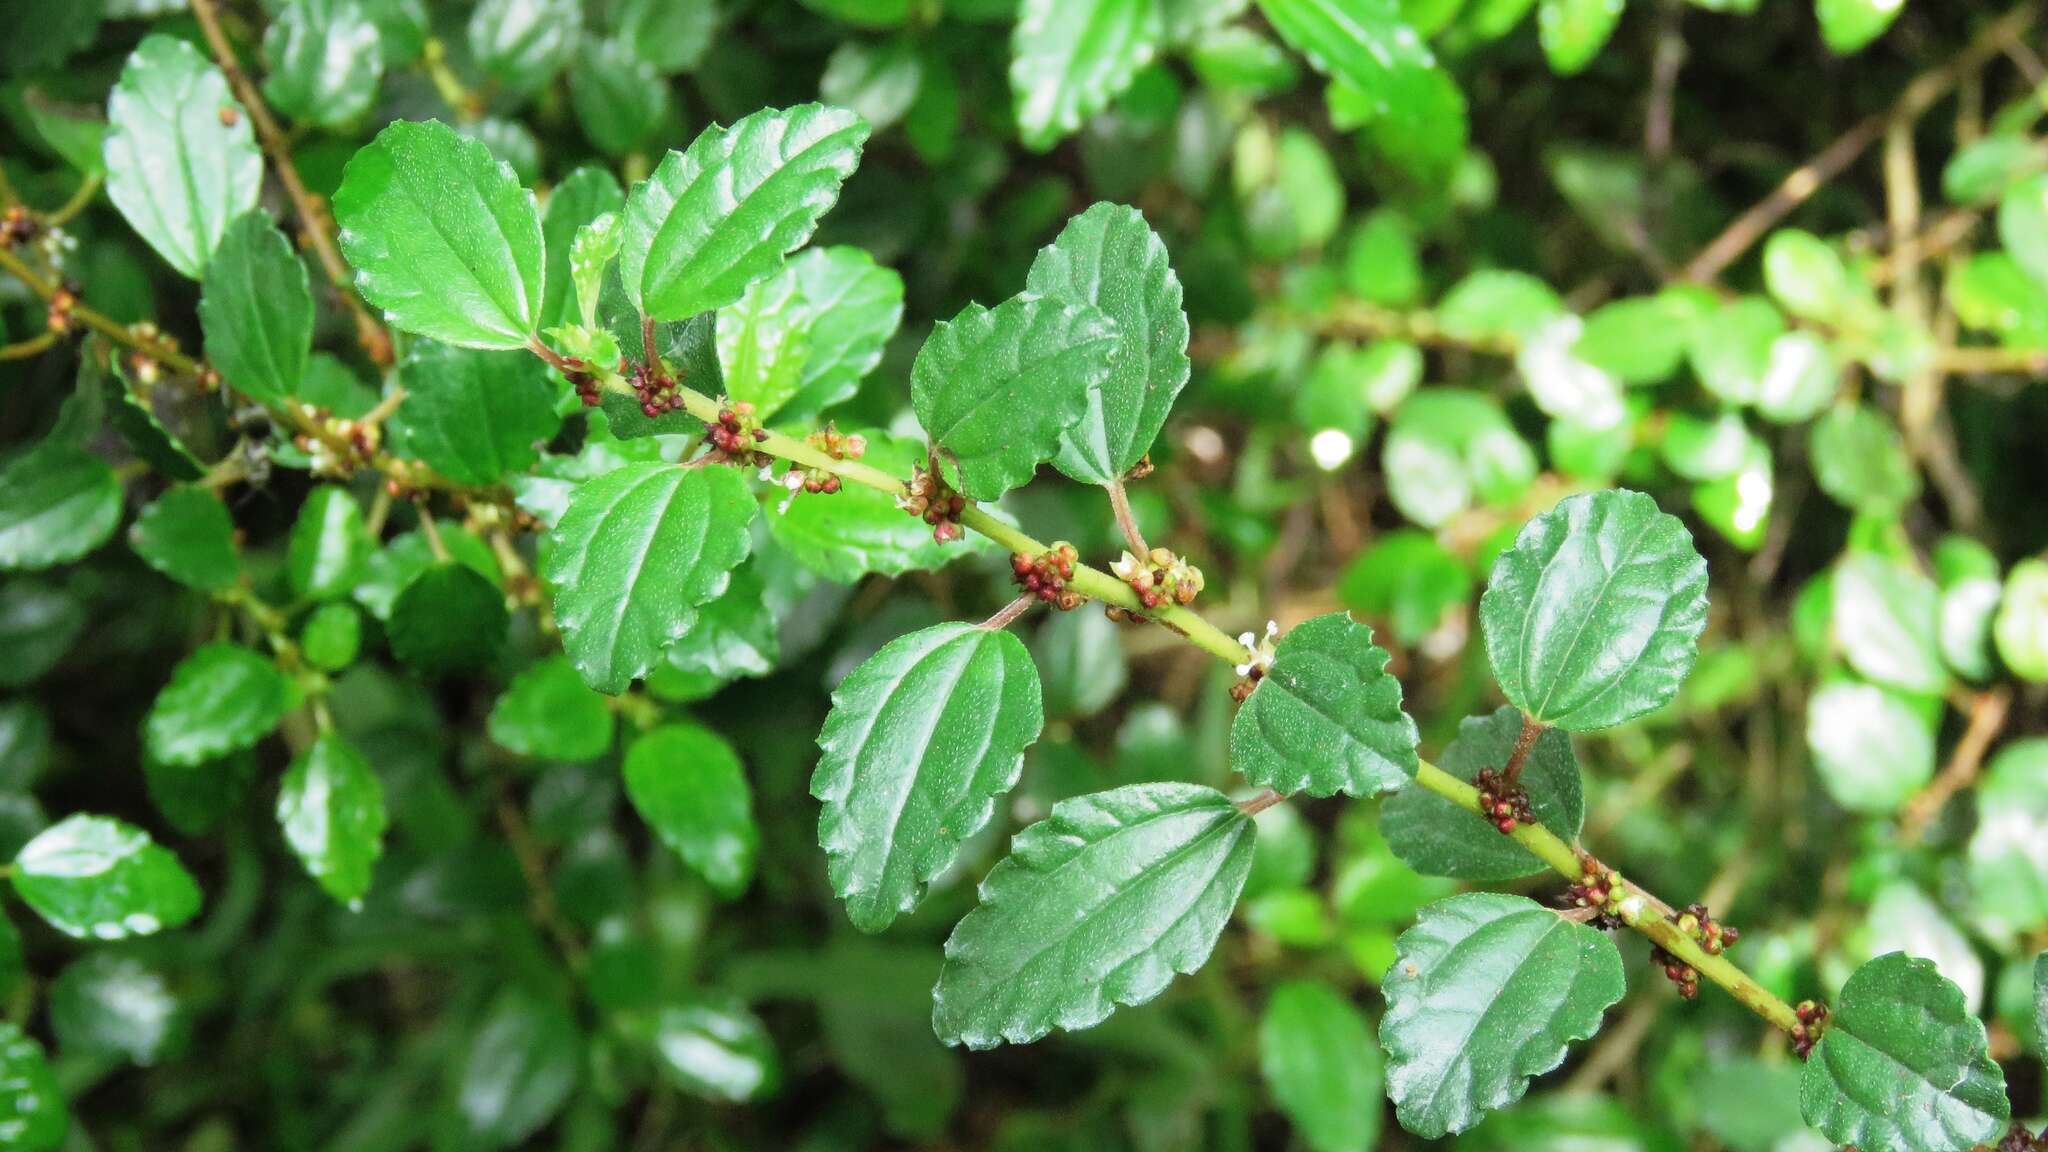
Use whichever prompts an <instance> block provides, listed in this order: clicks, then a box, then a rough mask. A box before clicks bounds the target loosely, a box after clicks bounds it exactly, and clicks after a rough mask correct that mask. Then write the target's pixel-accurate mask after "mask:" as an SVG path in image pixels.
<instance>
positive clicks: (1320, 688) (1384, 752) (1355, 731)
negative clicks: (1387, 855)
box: [1230, 612, 1418, 797]
mask: <svg viewBox="0 0 2048 1152" xmlns="http://www.w3.org/2000/svg"><path fill="white" fill-rule="evenodd" d="M1387 660H1388V656H1387V650H1386V649H1384V648H1381V647H1380V646H1379V645H1377V644H1374V643H1373V642H1372V629H1370V628H1368V627H1366V626H1365V625H1363V624H1360V623H1358V622H1357V621H1355V620H1353V619H1351V617H1349V616H1347V615H1345V614H1344V613H1342V612H1332V613H1330V614H1329V615H1327V616H1318V617H1316V618H1315V619H1313V620H1309V621H1307V622H1306V623H1302V624H1297V625H1295V626H1294V627H1293V628H1291V629H1289V630H1288V632H1287V634H1286V635H1285V636H1282V637H1281V638H1280V644H1279V646H1278V647H1277V648H1276V649H1275V650H1274V654H1273V663H1272V666H1271V667H1270V668H1268V669H1267V670H1266V673H1265V676H1264V677H1263V678H1261V679H1260V680H1259V682H1258V686H1257V687H1256V688H1254V689H1253V690H1252V694H1251V696H1250V698H1248V699H1247V700H1246V701H1245V702H1244V706H1243V707H1241V708H1239V709H1238V713H1237V718H1236V719H1235V720H1233V721H1232V722H1231V725H1230V766H1231V767H1232V768H1234V769H1236V770H1237V771H1238V773H1239V774H1240V775H1242V776H1243V777H1244V778H1245V779H1246V780H1248V781H1250V782H1251V783H1253V784H1255V785H1258V786H1259V787H1262V788H1272V789H1275V790H1277V791H1279V792H1283V793H1287V794H1290V795H1291V794H1293V793H1296V792H1305V793H1307V794H1308V795H1310V796H1330V795H1334V794H1336V793H1338V792H1342V793H1344V794H1346V795H1349V796H1358V797H1366V796H1377V795H1379V794H1381V793H1383V792H1391V791H1393V790H1394V789H1396V788H1399V787H1400V786H1401V785H1402V784H1403V783H1405V782H1406V781H1407V779H1408V777H1410V776H1412V775H1414V774H1415V744H1416V740H1417V739H1418V737H1417V735H1416V731H1415V721H1414V720H1412V719H1410V718H1409V716H1408V714H1407V713H1406V712H1403V711H1402V710H1401V682H1400V681H1399V680H1397V679H1395V678H1394V675H1393V674H1392V673H1390V672H1388V671H1387Z"/></svg>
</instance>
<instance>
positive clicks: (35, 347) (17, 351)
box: [0, 331, 57, 360]
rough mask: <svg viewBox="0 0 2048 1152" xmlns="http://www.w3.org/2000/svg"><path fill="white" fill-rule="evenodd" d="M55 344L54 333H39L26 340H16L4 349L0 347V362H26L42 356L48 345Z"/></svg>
mask: <svg viewBox="0 0 2048 1152" xmlns="http://www.w3.org/2000/svg"><path fill="white" fill-rule="evenodd" d="M56 342H57V334H56V333H55V332H50V331H44V332H40V333H37V334H36V335H34V336H31V337H29V338H28V339H26V340H17V341H15V342H14V343H12V344H9V345H7V346H5V347H0V360H28V359H31V358H33V357H36V356H40V355H42V354H43V353H44V352H46V351H48V350H49V348H50V345H52V344H55V343H56Z"/></svg>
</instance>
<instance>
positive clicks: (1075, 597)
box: [1010, 540, 1086, 612]
mask: <svg viewBox="0 0 2048 1152" xmlns="http://www.w3.org/2000/svg"><path fill="white" fill-rule="evenodd" d="M1080 558H1081V556H1080V553H1078V552H1076V551H1075V550H1074V546H1073V545H1072V544H1069V543H1067V542H1066V541H1064V540H1058V541H1054V543H1053V546H1052V547H1050V548H1048V549H1046V550H1045V551H1044V552H1043V553H1041V554H1040V555H1038V556H1035V557H1034V556H1027V555H1025V554H1024V553H1022V552H1018V553H1016V554H1014V555H1012V556H1011V557H1010V573H1011V575H1012V577H1013V578H1014V579H1015V580H1016V582H1017V586H1018V587H1020V588H1022V589H1024V591H1025V593H1026V594H1027V595H1031V596H1036V597H1038V598H1039V599H1040V600H1042V601H1044V602H1045V603H1047V604H1050V605H1052V606H1053V607H1055V608H1057V609H1059V610H1060V611H1062V612H1071V611H1073V610H1074V609H1076V608H1079V607H1080V606H1081V602H1082V601H1083V600H1084V599H1086V597H1084V596H1082V595H1081V594H1080V593H1079V592H1076V591H1074V590H1073V589H1071V588H1068V587H1067V581H1069V580H1071V579H1073V578H1074V565H1075V564H1076V563H1077V562H1078V561H1079V560H1080Z"/></svg>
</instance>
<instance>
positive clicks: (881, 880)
mask: <svg viewBox="0 0 2048 1152" xmlns="http://www.w3.org/2000/svg"><path fill="white" fill-rule="evenodd" d="M1044 723H1045V715H1044V704H1043V700H1042V695H1041V692H1040V689H1039V684H1038V669H1037V667H1036V666H1035V665H1033V664H1032V663H1031V655H1030V653H1028V652H1026V651H1025V650H1024V642H1023V641H1021V640H1019V639H1017V637H1016V636H1015V635H1013V634H1011V633H1010V632H1008V631H1004V630H990V629H986V628H981V627H978V626H976V625H972V624H939V625H936V626H934V627H931V628H926V629H924V630H922V631H919V632H913V633H911V634H910V635H908V636H902V637H898V638H897V639H895V640H892V641H890V642H889V643H888V644H886V645H884V646H883V647H882V649H881V650H880V651H878V652H876V653H875V654H874V655H873V656H870V657H868V658H867V660H865V661H863V662H862V663H861V665H860V666H859V667H858V668H855V669H854V670H853V671H852V672H849V673H848V674H847V675H846V678H845V679H844V680H842V681H840V683H839V687H838V688H837V689H836V690H834V692H833V693H832V711H831V713H830V714H829V715H827V716H826V717H825V726H824V730H823V731H821V732H819V733H818V748H819V749H820V750H821V751H822V752H823V753H824V755H823V756H822V757H821V758H820V759H819V761H818V767H817V771H816V772H815V773H814V774H813V775H812V777H811V795H813V796H815V797H817V798H818V799H819V800H821V801H823V802H824V805H825V810H824V812H823V814H822V815H820V816H819V818H818V844H819V846H820V847H822V848H824V850H825V854H826V856H827V858H828V864H827V871H828V873H829V874H830V876H831V878H832V888H833V891H835V892H837V893H838V894H839V895H840V896H841V897H842V898H843V899H844V900H845V901H846V915H847V918H848V919H849V920H851V921H853V925H854V927H856V928H859V929H860V930H861V931H863V932H880V931H881V930H882V929H884V928H887V927H888V926H889V924H890V923H891V922H892V921H894V920H895V919H896V916H897V914H899V913H902V912H907V911H909V910H911V909H912V908H915V907H916V906H917V903H918V901H919V900H921V899H922V898H923V896H924V892H925V888H926V886H927V885H929V884H930V883H931V882H932V880H933V879H935V878H936V877H937V876H939V874H940V873H942V872H944V871H945V870H946V869H948V868H950V867H952V866H953V864H954V863H955V861H956V859H957V858H958V856H959V853H960V849H961V846H962V845H963V844H965V843H966V842H967V841H968V840H970V839H972V838H973V837H974V835H975V834H976V833H977V832H979V831H981V829H982V828H983V827H984V826H986V825H987V824H988V821H989V817H990V816H992V815H993V814H994V810H995V803H994V802H995V798H996V797H998V796H1001V795H1003V794H1004V793H1006V792H1008V791H1009V790H1010V789H1011V788H1012V787H1013V786H1015V784H1016V783H1017V775H1018V773H1019V772H1020V771H1022V769H1023V765H1024V749H1025V748H1026V747H1028V746H1029V745H1030V744H1031V743H1032V741H1034V740H1036V739H1038V733H1039V730H1040V728H1042V727H1043V726H1044Z"/></svg>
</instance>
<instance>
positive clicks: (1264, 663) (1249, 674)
mask: <svg viewBox="0 0 2048 1152" xmlns="http://www.w3.org/2000/svg"><path fill="white" fill-rule="evenodd" d="M1279 639H1280V622H1279V621H1277V620H1268V621H1266V634H1265V635H1264V636H1254V635H1252V634H1251V633H1249V632H1244V633H1241V634H1239V636H1238V638H1237V642H1238V643H1239V644H1242V645H1244V648H1245V651H1247V652H1250V653H1251V654H1252V656H1251V659H1249V660H1247V661H1245V662H1244V663H1242V664H1239V665H1236V672H1237V674H1238V675H1239V676H1241V677H1243V679H1241V680H1239V681H1238V682H1237V683H1235V684H1232V685H1231V686H1230V698H1231V699H1232V700H1235V701H1237V702H1238V703H1239V704H1242V703H1244V702H1245V701H1246V700H1248V699H1250V698H1251V694H1252V689H1254V688H1257V687H1258V686H1259V681H1261V680H1264V679H1265V678H1266V670H1267V669H1269V668H1271V667H1272V666H1273V650H1274V646H1275V644H1276V643H1277V642H1278V640H1279Z"/></svg>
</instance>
